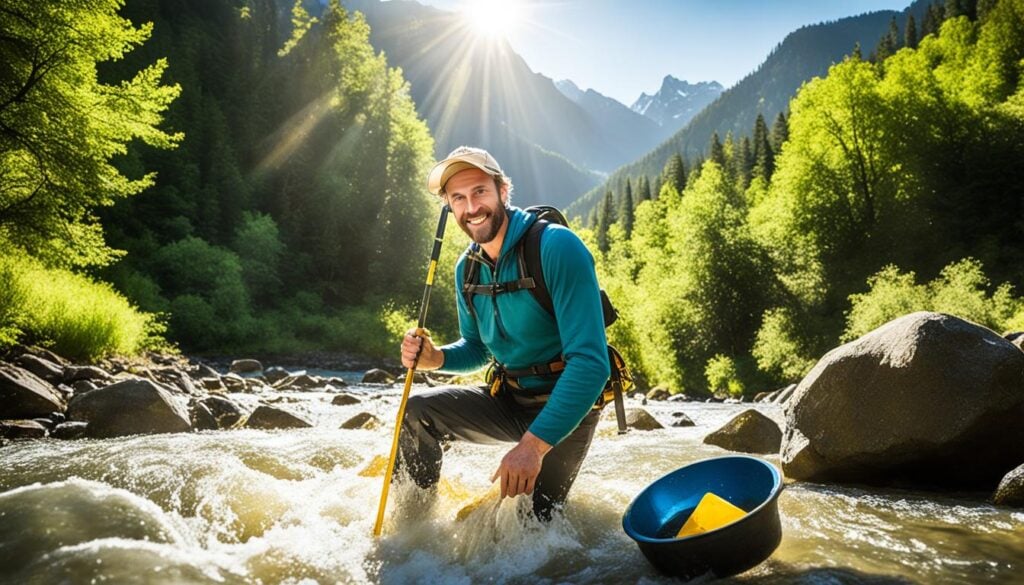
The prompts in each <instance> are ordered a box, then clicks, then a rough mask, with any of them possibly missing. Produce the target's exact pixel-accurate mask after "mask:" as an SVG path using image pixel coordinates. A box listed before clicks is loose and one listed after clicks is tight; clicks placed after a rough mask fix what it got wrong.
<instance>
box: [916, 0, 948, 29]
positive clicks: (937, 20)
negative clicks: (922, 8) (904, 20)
mask: <svg viewBox="0 0 1024 585" xmlns="http://www.w3.org/2000/svg"><path fill="white" fill-rule="evenodd" d="M943 20H945V12H944V11H943V9H942V5H941V4H939V3H938V2H934V3H932V4H931V5H930V6H928V11H927V12H925V14H924V23H923V24H922V26H921V37H922V38H924V37H926V36H928V35H937V34H939V29H940V28H942V21H943Z"/></svg>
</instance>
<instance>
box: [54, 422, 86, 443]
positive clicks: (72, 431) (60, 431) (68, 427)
mask: <svg viewBox="0 0 1024 585" xmlns="http://www.w3.org/2000/svg"><path fill="white" fill-rule="evenodd" d="M88 427H89V423H86V422H82V421H80V420H73V421H68V422H62V423H60V424H59V425H57V426H56V427H55V428H54V429H53V432H52V433H50V436H51V437H53V438H54V439H61V440H72V439H81V438H84V437H85V436H86V435H85V432H86V429H87V428H88Z"/></svg>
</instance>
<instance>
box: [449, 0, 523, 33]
mask: <svg viewBox="0 0 1024 585" xmlns="http://www.w3.org/2000/svg"><path fill="white" fill-rule="evenodd" d="M461 13H462V18H463V19H464V20H465V22H466V25H467V26H468V27H469V28H470V30H472V31H473V33H474V34H476V35H478V36H491V35H495V36H497V37H502V38H508V36H509V35H510V34H512V33H513V32H514V31H515V30H516V29H517V28H518V26H519V25H520V23H521V22H522V20H523V5H522V2H518V1H516V0H465V2H463V3H462V9H461Z"/></svg>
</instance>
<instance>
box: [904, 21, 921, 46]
mask: <svg viewBox="0 0 1024 585" xmlns="http://www.w3.org/2000/svg"><path fill="white" fill-rule="evenodd" d="M903 40H904V42H905V44H906V46H907V47H910V48H911V49H916V48H917V41H918V39H917V22H916V21H915V20H914V15H913V14H909V15H907V27H906V32H905V33H903Z"/></svg>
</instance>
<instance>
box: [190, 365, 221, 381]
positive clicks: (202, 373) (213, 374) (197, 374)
mask: <svg viewBox="0 0 1024 585" xmlns="http://www.w3.org/2000/svg"><path fill="white" fill-rule="evenodd" d="M189 375H190V376H192V378H193V379H195V380H202V379H204V378H220V372H218V371H217V370H215V369H213V368H211V367H210V366H208V365H206V364H204V363H203V362H199V363H197V364H196V367H195V370H193V371H190V372H189Z"/></svg>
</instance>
